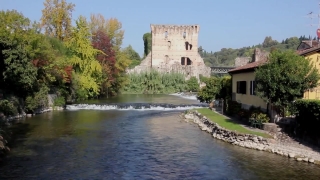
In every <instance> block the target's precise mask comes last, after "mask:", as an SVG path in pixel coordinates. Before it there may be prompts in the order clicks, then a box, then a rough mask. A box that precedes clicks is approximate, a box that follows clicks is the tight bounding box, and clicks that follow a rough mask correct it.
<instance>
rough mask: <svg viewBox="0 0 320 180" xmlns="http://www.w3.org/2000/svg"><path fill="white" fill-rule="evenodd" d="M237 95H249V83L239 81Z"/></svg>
mask: <svg viewBox="0 0 320 180" xmlns="http://www.w3.org/2000/svg"><path fill="white" fill-rule="evenodd" d="M237 93H238V94H247V81H237Z"/></svg>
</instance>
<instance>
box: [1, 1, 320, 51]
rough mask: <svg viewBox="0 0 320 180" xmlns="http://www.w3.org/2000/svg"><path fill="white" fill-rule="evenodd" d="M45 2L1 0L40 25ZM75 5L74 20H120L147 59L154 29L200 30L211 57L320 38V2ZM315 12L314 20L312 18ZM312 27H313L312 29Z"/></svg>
mask: <svg viewBox="0 0 320 180" xmlns="http://www.w3.org/2000/svg"><path fill="white" fill-rule="evenodd" d="M43 2H44V0H0V10H7V9H9V10H11V9H15V10H17V11H18V12H21V13H22V14H23V15H24V16H25V17H28V18H29V19H31V20H33V21H34V20H36V21H39V20H40V18H41V10H42V9H43ZM67 2H72V3H74V4H75V5H76V7H75V11H74V12H73V16H72V18H73V19H74V20H76V19H77V18H78V17H79V16H80V15H83V16H85V17H88V18H89V17H90V14H98V13H100V14H102V15H103V16H104V17H105V18H117V19H118V20H119V21H120V22H121V23H122V27H123V30H124V31H125V36H124V40H123V45H122V47H126V46H128V45H131V46H132V47H133V48H134V49H135V50H136V51H137V52H138V53H139V54H140V55H142V54H143V40H142V36H143V34H144V33H146V32H150V31H151V30H150V24H176V25H188V24H190V25H193V24H198V25H199V26H200V32H199V43H198V44H199V46H200V45H201V46H202V47H203V49H205V50H206V51H208V52H210V51H212V52H215V51H219V50H220V49H222V48H241V47H244V46H252V45H256V44H259V43H262V42H263V40H264V38H265V37H266V36H271V37H272V38H273V39H275V40H278V41H282V40H283V39H285V38H289V37H293V36H297V37H300V36H301V35H307V36H309V35H312V36H313V37H314V36H316V30H317V28H318V22H319V20H318V14H320V6H319V2H320V1H319V0H241V1H240V0H67ZM310 12H313V14H314V15H315V16H314V17H313V18H310V17H309V16H308V15H307V14H308V13H310ZM311 24H312V26H311Z"/></svg>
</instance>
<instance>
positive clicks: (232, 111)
mask: <svg viewBox="0 0 320 180" xmlns="http://www.w3.org/2000/svg"><path fill="white" fill-rule="evenodd" d="M240 110H241V103H238V102H237V101H232V100H228V101H227V111H226V112H227V113H228V114H229V115H236V114H238V112H239V111H240Z"/></svg>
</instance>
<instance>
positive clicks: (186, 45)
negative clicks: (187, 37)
mask: <svg viewBox="0 0 320 180" xmlns="http://www.w3.org/2000/svg"><path fill="white" fill-rule="evenodd" d="M185 47H186V50H188V49H189V42H188V41H186V42H185Z"/></svg>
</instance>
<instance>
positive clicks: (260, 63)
mask: <svg viewBox="0 0 320 180" xmlns="http://www.w3.org/2000/svg"><path fill="white" fill-rule="evenodd" d="M266 62H267V59H263V60H260V61H256V62H252V63H248V64H246V65H244V66H240V67H236V68H234V69H231V70H230V71H228V73H236V72H240V71H245V70H251V69H252V70H253V69H254V68H256V67H258V66H260V65H262V64H264V63H266Z"/></svg>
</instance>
